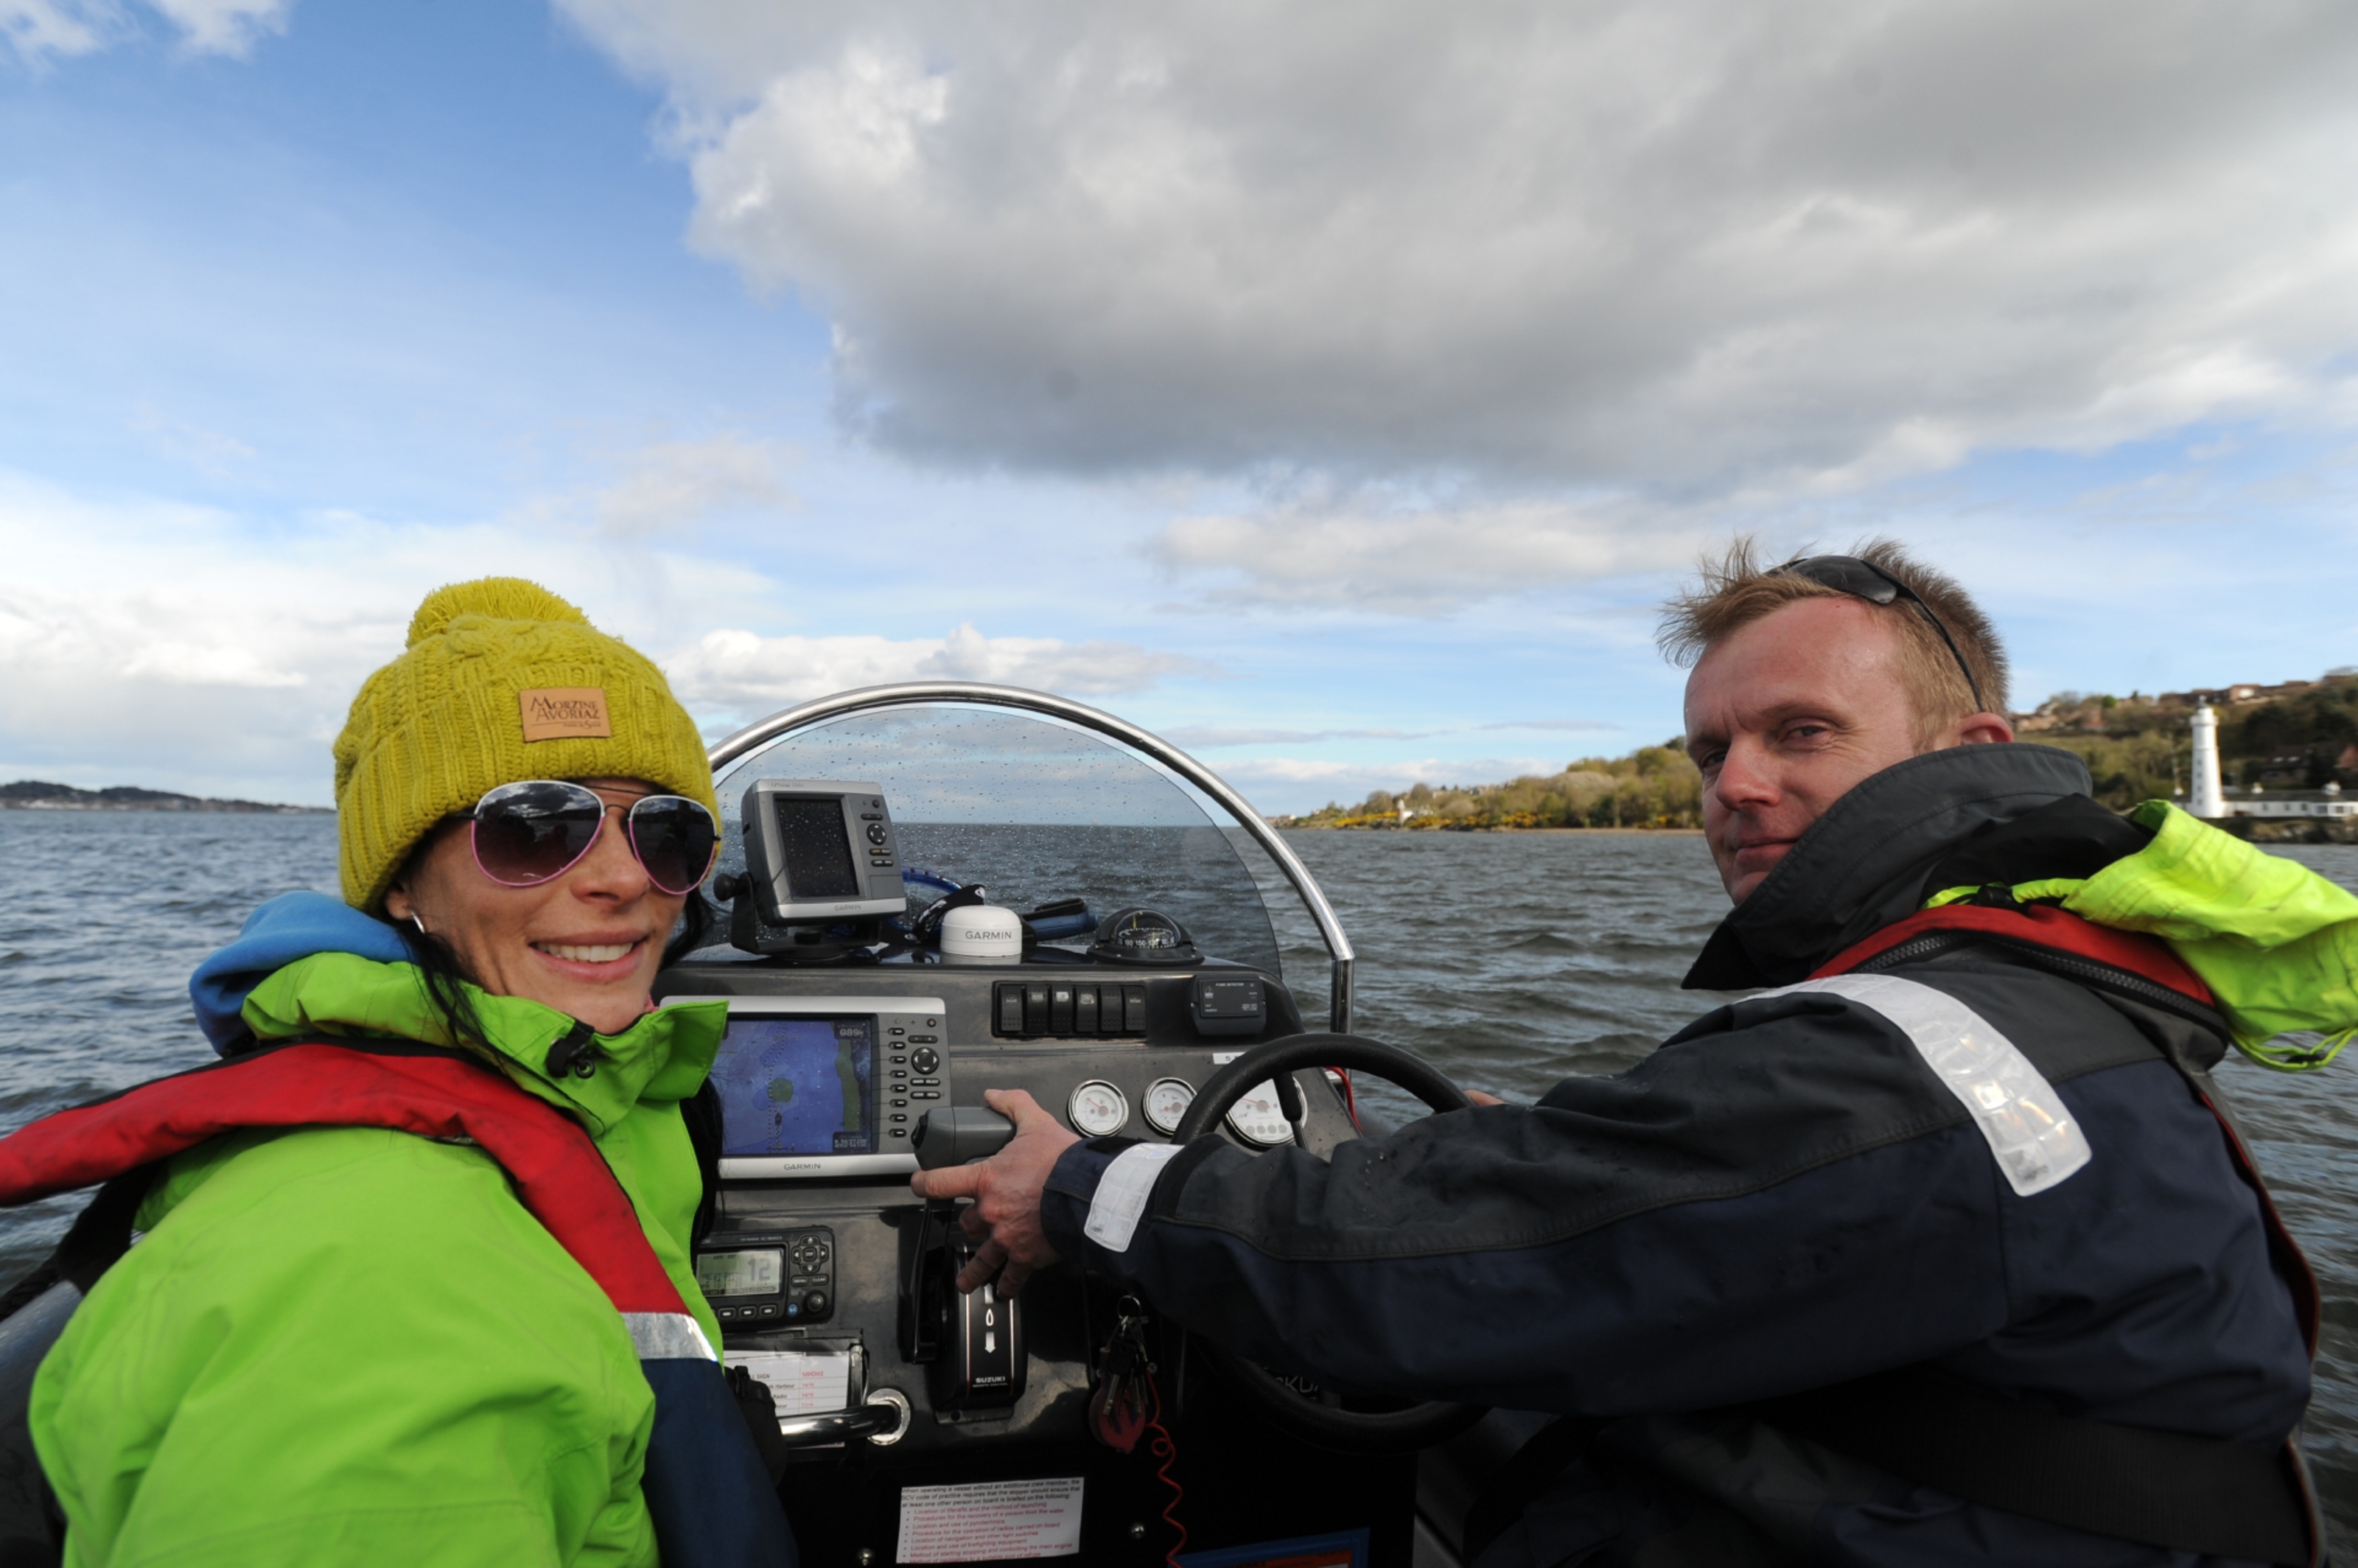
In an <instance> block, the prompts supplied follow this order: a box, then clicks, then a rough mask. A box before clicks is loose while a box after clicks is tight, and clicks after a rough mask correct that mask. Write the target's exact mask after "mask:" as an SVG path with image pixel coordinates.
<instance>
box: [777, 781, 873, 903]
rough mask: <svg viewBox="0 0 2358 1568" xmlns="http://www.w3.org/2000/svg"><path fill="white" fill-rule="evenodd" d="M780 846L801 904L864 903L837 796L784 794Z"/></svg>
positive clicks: (788, 879)
mask: <svg viewBox="0 0 2358 1568" xmlns="http://www.w3.org/2000/svg"><path fill="white" fill-rule="evenodd" d="M775 799H776V801H777V809H778V844H779V847H780V849H782V851H783V852H784V858H785V862H786V886H787V887H788V888H789V889H790V890H792V892H793V893H794V896H795V898H796V899H812V898H858V897H859V896H860V868H859V867H858V866H857V865H856V864H854V863H853V861H852V859H851V838H850V836H849V834H848V833H846V832H845V830H844V826H843V802H842V801H841V800H840V799H838V797H837V796H835V795H778V796H776V797H775Z"/></svg>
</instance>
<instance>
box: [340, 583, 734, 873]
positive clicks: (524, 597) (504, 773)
mask: <svg viewBox="0 0 2358 1568" xmlns="http://www.w3.org/2000/svg"><path fill="white" fill-rule="evenodd" d="M585 778H634V779H645V780H647V781H648V782H649V783H651V784H660V785H662V786H663V787H664V788H665V789H667V790H670V791H672V792H673V793H674V794H676V795H686V796H687V797H688V798H689V799H690V800H696V801H701V802H702V803H703V804H704V806H705V809H706V810H708V811H710V812H711V813H712V814H713V816H714V818H715V820H718V819H719V815H720V806H719V802H718V801H716V800H715V799H714V798H713V795H712V770H711V768H710V767H709V766H708V765H707V764H706V762H705V760H704V742H703V741H702V740H701V739H699V738H698V735H697V732H696V722H695V720H693V719H689V718H688V716H687V709H686V708H682V707H680V705H679V701H678V699H677V698H676V697H673V696H672V694H671V687H670V684H669V683H668V682H666V681H665V679H664V677H663V672H662V671H661V670H659V669H657V668H655V666H654V665H653V664H651V663H650V662H648V660H647V658H646V657H645V655H644V654H639V653H636V652H634V651H633V650H632V649H631V648H629V647H627V646H625V645H624V644H623V643H622V641H621V640H620V639H619V638H614V637H609V636H608V635H606V634H605V633H603V632H600V631H599V630H598V629H597V628H596V627H594V626H592V625H590V619H589V617H588V616H586V615H584V614H582V613H581V611H579V610H577V609H575V608H574V607H573V606H572V605H570V604H568V603H567V602H566V601H565V600H562V599H559V598H557V595H555V594H553V593H551V592H549V591H548V590H547V589H545V588H542V587H541V586H540V585H539V584H537V583H531V582H526V581H525V580H524V579H522V578H513V577H488V578H484V579H481V580H480V581H476V582H461V583H453V584H451V585H450V586H449V587H448V588H441V589H435V590H434V591H433V592H432V593H429V594H427V596H426V602H425V603H423V604H421V605H419V606H418V607H417V613H416V616H415V617H413V618H412V619H411V621H410V622H409V646H408V649H407V650H406V652H405V653H403V654H402V655H401V656H400V657H399V658H397V659H395V660H394V661H393V663H391V664H389V665H385V666H384V668H383V669H381V670H379V671H377V672H376V674H374V675H373V676H369V678H368V679H367V680H366V681H365V682H363V683H362V686H361V690H360V695H359V696H358V697H354V698H352V714H351V716H350V717H349V718H347V719H345V720H344V732H343V733H342V734H341V735H339V736H337V737H336V838H337V843H338V860H339V864H340V869H341V872H342V875H343V886H344V902H345V903H349V904H352V906H353V907H354V908H356V909H364V910H368V911H370V912H371V913H374V912H375V911H376V910H377V909H378V907H379V905H380V904H381V903H383V901H384V891H385V887H386V884H388V883H389V882H391V881H393V878H394V873H395V871H399V870H400V869H401V862H402V861H403V860H404V859H406V857H407V856H408V854H409V851H410V849H411V847H412V846H413V845H415V844H416V842H417V840H418V839H419V838H423V837H424V836H425V834H426V833H427V830H428V829H429V828H431V827H433V826H434V825H435V824H436V823H438V822H439V821H441V820H442V819H443V818H444V817H446V816H452V815H454V814H457V813H461V812H465V811H467V810H470V809H471V808H472V807H473V806H474V804H475V802H476V801H477V800H479V799H481V797H482V795H484V793H485V792H487V791H489V790H491V789H492V788H494V787H496V786H498V785H500V784H510V783H513V782H514V781H515V780H517V779H585Z"/></svg>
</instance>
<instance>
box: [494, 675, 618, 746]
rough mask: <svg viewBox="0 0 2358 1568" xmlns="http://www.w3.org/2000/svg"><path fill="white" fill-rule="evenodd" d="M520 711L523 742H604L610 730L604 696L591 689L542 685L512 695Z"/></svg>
mask: <svg viewBox="0 0 2358 1568" xmlns="http://www.w3.org/2000/svg"><path fill="white" fill-rule="evenodd" d="M516 702H517V705H518V706H519V707H520V708H523V710H524V738H525V740H526V741H579V740H597V741H606V740H611V739H612V738H613V734H614V727H613V725H612V724H611V723H610V722H609V721H608V720H607V718H606V693H605V690H604V688H603V687H594V686H545V687H539V688H538V689H536V690H533V691H522V692H518V693H517V694H516Z"/></svg>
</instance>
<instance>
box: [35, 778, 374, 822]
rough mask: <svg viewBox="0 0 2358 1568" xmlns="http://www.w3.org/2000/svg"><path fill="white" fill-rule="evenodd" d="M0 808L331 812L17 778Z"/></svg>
mask: <svg viewBox="0 0 2358 1568" xmlns="http://www.w3.org/2000/svg"><path fill="white" fill-rule="evenodd" d="M0 811H180V812H197V813H205V814H209V815H214V816H334V815H335V808H334V807H332V806H282V805H278V804H276V803H275V802H272V801H265V800H221V799H216V798H214V797H212V796H210V795H176V794H174V793H173V792H172V791H170V790H164V789H142V788H140V787H138V786H137V785H135V784H115V785H114V786H112V787H111V788H107V789H79V788H76V787H75V786H74V785H72V784H52V783H50V782H49V781H48V780H45V779H18V780H16V782H15V783H13V784H0Z"/></svg>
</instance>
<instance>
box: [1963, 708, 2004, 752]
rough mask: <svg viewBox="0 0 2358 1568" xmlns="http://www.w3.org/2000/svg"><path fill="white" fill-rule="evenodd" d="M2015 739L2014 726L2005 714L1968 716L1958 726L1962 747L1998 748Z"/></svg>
mask: <svg viewBox="0 0 2358 1568" xmlns="http://www.w3.org/2000/svg"><path fill="white" fill-rule="evenodd" d="M2013 739H2014V726H2013V725H2011V724H2009V723H2007V722H2006V715H2005V714H2003V713H1974V714H1968V715H1967V716H1966V717H1965V719H1963V722H1961V723H1960V724H1959V725H1958V726H1957V744H1958V745H1960V746H1998V745H2004V744H2005V743H2006V741H2011V740H2013Z"/></svg>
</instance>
